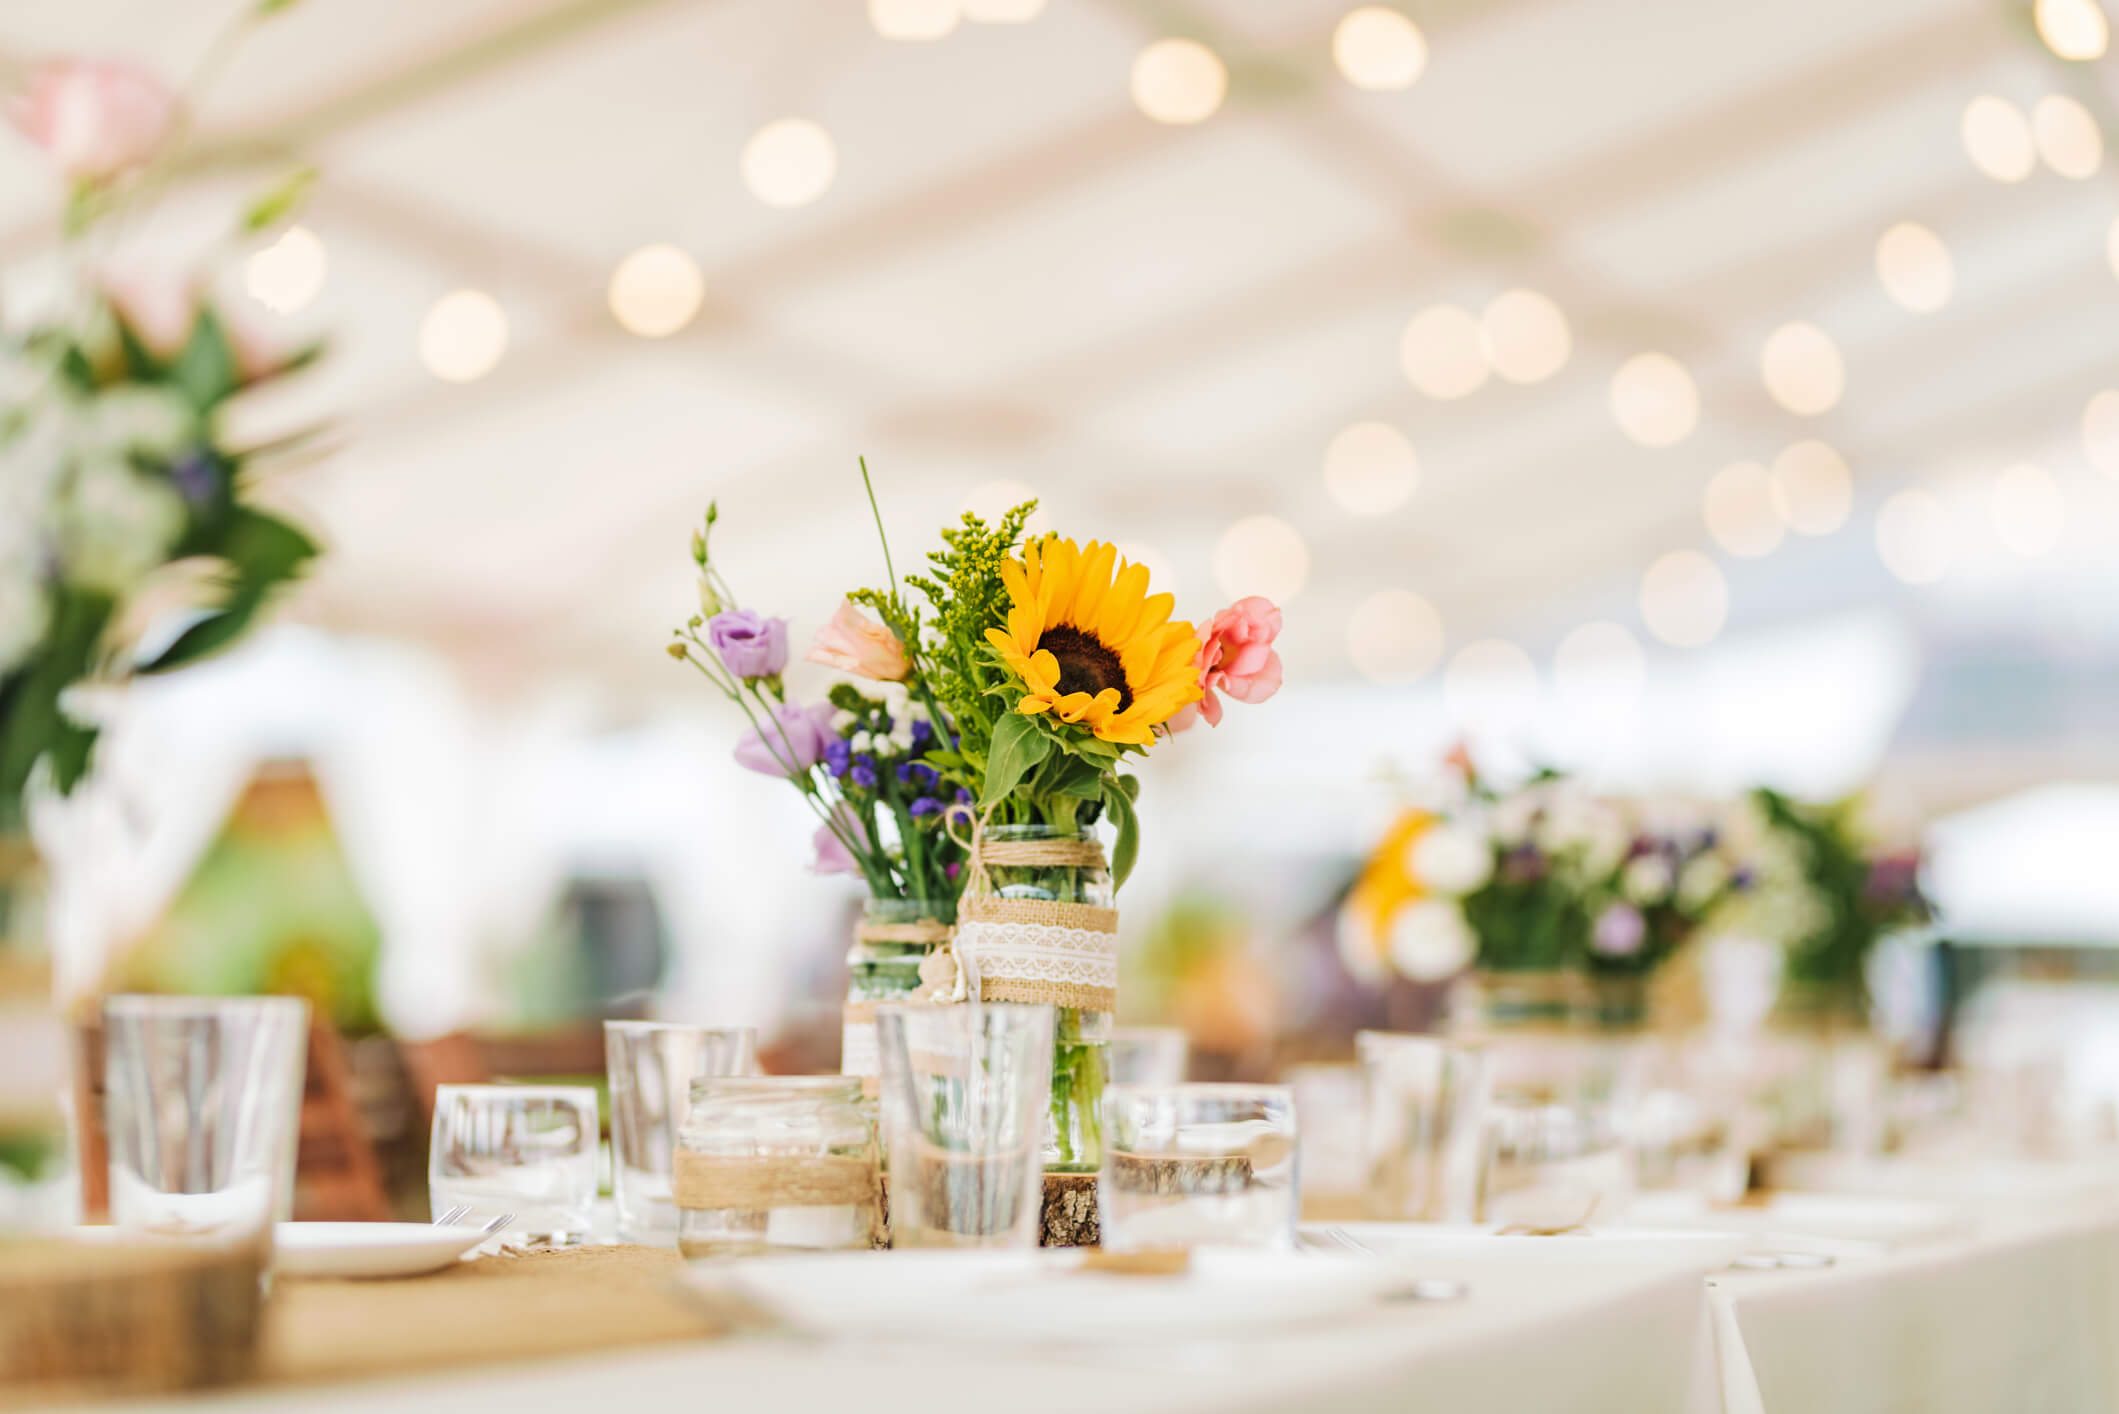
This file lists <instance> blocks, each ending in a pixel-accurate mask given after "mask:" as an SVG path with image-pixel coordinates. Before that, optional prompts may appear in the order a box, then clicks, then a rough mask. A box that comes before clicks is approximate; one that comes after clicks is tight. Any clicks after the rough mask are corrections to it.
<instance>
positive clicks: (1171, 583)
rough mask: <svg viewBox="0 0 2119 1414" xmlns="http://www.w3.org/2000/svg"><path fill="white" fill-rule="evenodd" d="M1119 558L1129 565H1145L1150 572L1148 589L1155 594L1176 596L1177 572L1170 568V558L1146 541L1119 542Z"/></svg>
mask: <svg viewBox="0 0 2119 1414" xmlns="http://www.w3.org/2000/svg"><path fill="white" fill-rule="evenodd" d="M1118 554H1119V558H1120V559H1122V560H1125V561H1127V562H1128V563H1129V564H1136V565H1143V566H1145V567H1146V568H1147V571H1148V588H1149V592H1150V593H1153V594H1175V593H1176V592H1177V587H1178V586H1177V571H1176V570H1174V569H1172V568H1171V566H1170V557H1169V556H1168V555H1165V554H1164V553H1163V552H1162V550H1161V549H1160V548H1159V547H1157V546H1154V545H1150V544H1148V543H1147V542H1146V541H1144V540H1121V541H1119V542H1118Z"/></svg>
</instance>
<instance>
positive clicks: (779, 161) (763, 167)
mask: <svg viewBox="0 0 2119 1414" xmlns="http://www.w3.org/2000/svg"><path fill="white" fill-rule="evenodd" d="M838 172H839V153H838V149H837V148H835V147H834V146H833V145H832V141H831V134H830V133H827V132H826V131H824V129H823V128H821V127H819V126H818V125H817V124H815V123H813V122H811V121H810V120H809V119H807V118H777V119H775V120H773V121H772V122H770V123H767V124H766V125H765V126H764V127H762V128H760V129H758V131H757V132H755V133H753V134H752V135H751V140H750V141H749V142H747V143H745V144H744V145H743V185H745V186H746V187H749V188H750V193H751V195H752V196H755V197H756V198H758V200H760V201H762V202H764V203H765V204H766V205H767V206H775V207H782V208H786V207H794V206H807V205H809V203H811V202H812V201H815V200H816V199H817V198H818V197H820V196H822V195H824V193H825V191H826V190H828V189H829V188H830V186H831V180H832V178H833V177H835V176H837V175H838Z"/></svg>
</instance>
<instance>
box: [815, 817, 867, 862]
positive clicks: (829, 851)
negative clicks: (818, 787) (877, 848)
mask: <svg viewBox="0 0 2119 1414" xmlns="http://www.w3.org/2000/svg"><path fill="white" fill-rule="evenodd" d="M832 820H833V821H834V822H835V823H836V824H837V825H838V827H839V828H838V830H836V831H835V830H833V829H832V827H831V826H830V825H819V826H817V833H816V835H815V836H814V837H813V838H812V840H811V843H812V844H814V845H815V846H816V851H817V857H816V859H815V860H814V861H813V862H812V863H811V864H810V866H809V867H810V869H811V870H812V871H813V872H815V873H818V874H855V873H859V872H860V868H861V866H860V864H859V863H858V862H857V861H856V860H855V859H854V857H853V853H852V851H850V850H848V849H847V847H846V844H847V840H851V841H852V842H853V844H854V846H855V848H857V849H861V850H866V849H867V848H868V832H867V831H866V830H864V829H862V828H861V817H860V816H859V815H856V814H855V813H854V812H853V811H851V810H849V809H848V808H847V807H846V806H845V805H843V804H842V805H840V806H838V807H837V808H836V809H834V810H833V811H832ZM841 833H843V834H844V835H845V836H846V839H841V838H839V836H840V834H841Z"/></svg>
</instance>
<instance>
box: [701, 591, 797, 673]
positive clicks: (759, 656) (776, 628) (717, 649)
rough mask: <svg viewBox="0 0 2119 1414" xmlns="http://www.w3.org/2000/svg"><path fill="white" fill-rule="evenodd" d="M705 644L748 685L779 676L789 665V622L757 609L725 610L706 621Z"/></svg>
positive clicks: (722, 663)
mask: <svg viewBox="0 0 2119 1414" xmlns="http://www.w3.org/2000/svg"><path fill="white" fill-rule="evenodd" d="M706 641H707V642H708V643H710V644H712V645H713V649H714V653H715V655H716V656H717V657H719V658H720V659H721V666H722V667H724V668H727V669H728V670H729V671H730V672H731V673H734V674H735V675H736V676H737V677H739V678H742V679H744V680H745V681H746V682H748V681H750V680H751V679H754V678H770V677H778V676H779V675H780V670H781V669H782V668H785V667H786V666H787V620H786V619H769V618H767V617H766V616H765V615H763V614H761V613H759V612H758V611H757V610H755V609H724V610H722V611H721V612H720V613H718V614H716V615H714V616H713V617H712V618H710V619H708V620H707V621H706Z"/></svg>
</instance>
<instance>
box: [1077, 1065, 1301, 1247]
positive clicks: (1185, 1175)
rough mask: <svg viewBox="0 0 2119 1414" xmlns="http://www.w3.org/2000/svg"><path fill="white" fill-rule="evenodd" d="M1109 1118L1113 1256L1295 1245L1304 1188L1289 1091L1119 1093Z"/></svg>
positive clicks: (1108, 1108)
mask: <svg viewBox="0 0 2119 1414" xmlns="http://www.w3.org/2000/svg"><path fill="white" fill-rule="evenodd" d="M1105 1118H1106V1121H1107V1122H1108V1124H1109V1125H1110V1135H1111V1145H1110V1147H1109V1149H1108V1150H1106V1152H1105V1156H1104V1167H1103V1169H1102V1171H1101V1172H1100V1173H1099V1174H1098V1175H1097V1180H1096V1203H1097V1216H1098V1219H1099V1221H1100V1222H1101V1223H1102V1226H1103V1244H1104V1246H1105V1247H1107V1248H1111V1249H1113V1250H1117V1251H1125V1250H1129V1249H1130V1250H1137V1249H1140V1248H1143V1247H1192V1246H1223V1247H1292V1246H1294V1245H1295V1220H1296V1216H1297V1213H1298V1211H1299V1209H1300V1206H1301V1186H1300V1183H1299V1180H1298V1177H1297V1171H1298V1168H1299V1162H1298V1159H1297V1155H1296V1143H1295V1141H1296V1130H1295V1097H1294V1094H1293V1092H1291V1091H1290V1090H1289V1089H1288V1088H1287V1087H1286V1086H1284V1085H1118V1086H1113V1087H1112V1089H1111V1090H1110V1092H1109V1093H1108V1094H1107V1095H1106V1097H1105Z"/></svg>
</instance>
